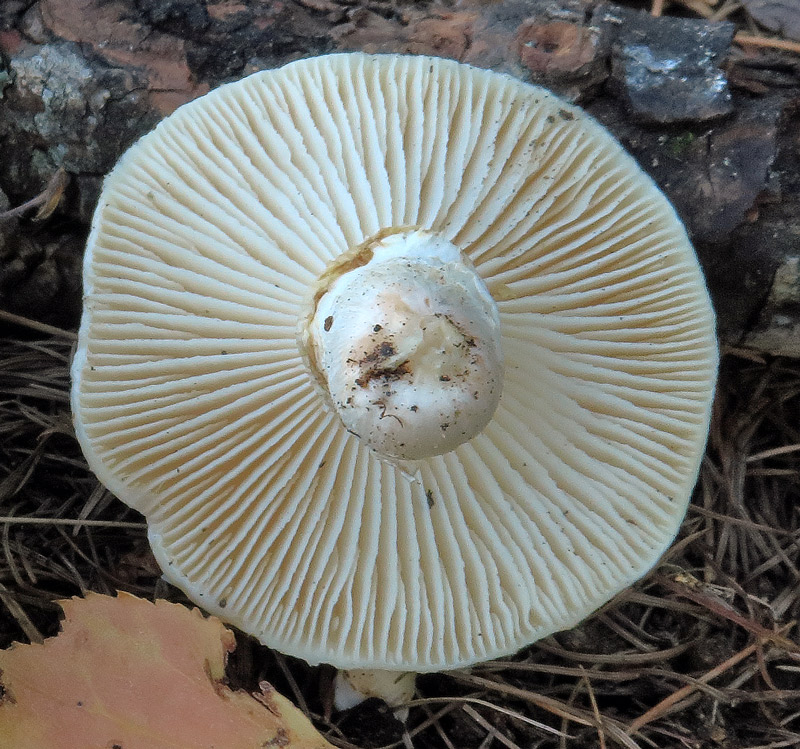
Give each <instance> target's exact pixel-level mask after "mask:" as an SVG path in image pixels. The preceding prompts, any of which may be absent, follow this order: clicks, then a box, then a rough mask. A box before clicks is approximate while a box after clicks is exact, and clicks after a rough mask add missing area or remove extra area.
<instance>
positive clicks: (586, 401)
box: [72, 54, 717, 671]
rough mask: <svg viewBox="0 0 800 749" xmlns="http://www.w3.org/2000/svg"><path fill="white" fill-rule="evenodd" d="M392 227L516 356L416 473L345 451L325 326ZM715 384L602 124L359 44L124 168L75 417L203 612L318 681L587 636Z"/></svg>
mask: <svg viewBox="0 0 800 749" xmlns="http://www.w3.org/2000/svg"><path fill="white" fill-rule="evenodd" d="M397 231H404V232H415V231H422V232H424V233H426V234H427V235H430V236H433V237H438V238H439V239H440V240H441V243H442V244H441V246H444V245H448V246H449V245H452V246H454V247H455V248H457V249H458V252H459V253H460V256H462V257H463V258H464V265H465V267H472V268H474V270H475V273H477V274H478V276H480V279H481V283H482V284H483V285H485V288H486V289H488V292H489V293H490V294H491V297H492V298H493V300H494V304H495V305H496V311H497V320H498V321H499V326H500V329H499V333H498V335H499V338H498V340H499V351H500V354H501V356H502V362H503V372H502V393H501V394H500V398H499V402H498V403H496V404H495V405H494V406H492V405H491V404H489V405H488V406H487V408H489V409H490V414H489V416H488V419H489V420H488V423H486V425H485V426H483V428H480V427H479V428H478V431H477V433H476V434H475V435H474V436H472V437H469V438H467V439H466V441H464V442H461V443H459V444H457V446H455V447H454V448H453V449H449V450H447V451H446V452H444V453H443V454H436V455H430V456H425V457H422V458H419V459H417V460H410V461H409V460H403V459H402V456H400V458H401V459H399V460H398V459H394V458H392V459H387V458H386V456H384V455H381V454H380V453H379V452H376V450H373V449H372V448H371V447H370V446H369V445H368V444H367V443H366V441H365V440H364V439H362V438H360V437H358V436H355V435H354V434H351V433H350V432H349V431H348V428H347V427H346V426H345V424H344V423H343V421H342V418H340V415H339V413H338V412H337V410H336V409H337V407H336V406H335V404H334V402H333V399H332V398H331V397H330V395H329V394H326V393H325V392H324V377H323V381H322V384H321V381H320V377H319V372H318V371H314V367H313V366H310V363H309V352H308V350H307V346H308V340H309V339H308V335H307V329H306V328H305V327H304V326H305V325H306V324H307V322H308V320H309V314H313V305H314V303H315V299H314V294H315V290H318V287H319V284H320V283H321V279H324V278H326V271H329V270H330V269H331V268H332V267H339V266H338V265H337V263H341V260H342V258H346V257H347V254H346V253H348V252H350V253H352V252H354V251H356V248H359V247H363V246H365V245H366V244H369V243H370V242H374V241H378V240H379V238H381V237H384V236H386V235H387V234H391V233H392V232H397ZM437 246H439V245H437ZM476 289H477V286H476ZM475 294H476V295H479V292H478V291H476V292H475ZM310 305H311V313H310V312H309V309H310ZM487 309H488V308H487ZM492 314H493V313H491V312H490V311H489V312H487V315H488V317H487V318H486V319H487V320H489V319H491V317H492ZM326 317H327V315H326V316H324V317H323V318H322V319H323V327H324V319H325V318H326ZM485 327H486V329H487V330H489V329H491V325H490V324H489V323H486V326H485ZM490 337H491V336H490ZM490 349H491V346H489V349H487V350H490ZM716 364H717V347H716V340H715V334H714V318H713V314H712V310H711V306H710V303H709V299H708V295H707V292H706V289H705V285H704V283H703V278H702V275H701V272H700V269H699V267H698V264H697V260H696V258H695V255H694V253H693V251H692V248H691V246H690V244H689V242H688V240H687V237H686V234H685V231H684V229H683V228H682V226H681V224H680V222H679V221H678V219H677V218H676V216H675V213H674V211H673V209H672V208H671V207H670V205H669V203H668V202H667V200H666V199H665V198H664V197H663V195H661V193H660V192H659V191H658V190H657V189H656V187H655V186H654V184H653V183H652V181H651V180H650V179H649V178H648V177H647V176H645V175H644V174H643V173H642V172H641V170H640V169H639V168H638V166H637V165H636V164H635V162H634V161H633V159H632V158H631V157H630V156H628V155H627V154H625V153H624V151H623V150H622V149H621V147H620V146H619V145H618V144H617V143H616V142H615V141H614V140H613V139H612V138H611V137H610V136H609V135H608V133H607V132H606V131H605V130H604V129H603V128H602V127H600V126H599V125H598V124H597V123H596V122H594V120H592V119H591V118H589V117H587V116H586V115H585V114H583V113H582V112H581V111H580V110H578V109H576V108H574V107H572V106H570V105H568V104H566V103H564V102H563V101H561V100H559V99H558V98H556V97H555V96H553V95H551V94H549V93H547V92H546V91H543V90H541V89H539V88H534V87H532V86H529V85H526V84H524V83H521V82H519V81H517V80H514V79H512V78H510V77H507V76H503V75H498V74H494V73H491V72H487V71H482V70H477V69H474V68H471V67H468V66H464V65H459V64H457V63H454V62H451V61H446V60H439V59H433V58H426V57H405V56H374V57H373V56H366V55H361V54H346V55H332V56H327V57H319V58H314V59H309V60H303V61H300V62H296V63H292V64H290V65H287V66H286V67H284V68H281V69H279V70H274V71H267V72H263V73H259V74H256V75H253V76H250V77H248V78H246V79H244V80H242V81H239V82H237V83H233V84H229V85H226V86H223V87H221V88H219V89H217V90H216V91H214V92H212V93H211V94H208V95H207V96H204V97H202V98H200V99H198V100H196V101H194V102H192V103H191V104H188V105H186V106H184V107H182V108H181V109H179V110H178V111H177V112H176V113H175V114H174V115H172V116H171V117H169V118H168V119H167V120H165V121H164V122H163V123H162V124H161V125H159V127H157V128H156V130H155V131H154V132H152V133H151V134H149V135H147V136H145V137H144V138H142V139H141V140H140V141H139V142H138V143H137V144H136V145H135V146H134V147H133V148H131V149H130V151H129V152H128V153H127V154H126V155H125V156H124V157H123V158H122V159H121V161H120V163H119V164H118V166H117V167H116V168H115V169H114V171H113V172H112V174H111V175H110V176H109V177H108V178H107V180H106V183H105V186H104V190H103V194H102V197H101V200H100V204H99V206H98V209H97V213H96V215H95V219H94V223H93V227H92V232H91V236H90V240H89V245H88V249H87V254H86V260H85V302H84V315H83V320H82V324H81V330H80V339H79V344H78V349H77V352H76V355H75V360H74V365H73V378H74V387H73V394H72V403H73V410H74V418H75V425H76V430H77V434H78V437H79V439H80V442H81V445H82V447H83V450H84V452H85V454H86V456H87V459H88V460H89V463H90V465H91V467H92V468H93V469H94V471H95V472H96V473H97V475H98V476H99V478H100V479H101V480H102V481H103V482H104V483H105V484H106V485H107V486H108V487H109V488H110V489H111V490H112V491H114V492H115V493H116V494H117V496H119V497H120V498H121V499H122V500H124V501H125V502H127V503H128V504H130V505H131V506H133V507H135V508H137V509H138V510H140V511H141V512H143V513H144V514H145V515H146V516H147V520H148V525H149V533H150V540H151V544H152V546H153V550H154V552H155V554H156V556H157V558H158V560H159V563H160V564H161V566H162V568H163V570H164V573H165V575H166V577H167V578H168V579H169V580H170V581H172V582H173V583H175V584H176V585H178V586H179V587H180V588H182V589H183V590H184V591H185V592H186V593H187V594H188V595H189V596H190V597H191V598H192V599H193V600H194V601H196V602H197V603H199V604H200V605H202V606H204V607H205V608H206V609H208V610H209V611H211V612H213V613H215V614H217V615H219V616H221V617H223V618H225V619H227V620H228V621H231V622H233V623H235V624H236V625H238V626H239V627H241V628H242V629H243V630H245V631H247V632H250V633H252V634H254V635H255V636H257V637H259V638H260V639H261V640H262V641H263V642H264V643H266V644H268V645H270V646H273V647H275V648H277V649H279V650H281V651H283V652H285V653H289V654H292V655H296V656H300V657H302V658H305V659H307V660H308V661H310V662H312V663H315V662H328V663H332V664H334V665H336V666H339V667H342V668H382V669H390V670H391V669H395V670H411V671H435V670H442V669H448V668H453V667H456V666H459V665H463V664H468V663H473V662H476V661H480V660H484V659H489V658H493V657H497V656H501V655H505V654H509V653H511V652H513V651H515V650H517V649H519V648H520V647H522V646H523V645H525V644H527V643H530V642H533V641H535V640H536V639H538V638H541V637H543V636H545V635H547V634H549V633H551V632H554V631H557V630H561V629H565V628H567V627H570V626H572V625H574V624H576V623H577V622H579V621H580V620H581V619H582V618H584V617H585V616H587V615H588V614H589V613H590V612H592V611H593V610H594V609H596V608H597V607H599V606H600V605H602V604H603V603H604V602H605V601H607V600H608V599H609V598H611V597H612V596H613V595H614V594H615V593H617V592H618V591H620V590H621V589H623V588H625V587H626V586H628V585H629V584H630V583H632V582H633V581H635V580H636V579H638V578H639V577H641V576H642V575H643V574H644V573H645V572H646V571H647V570H648V569H649V568H650V567H651V566H652V565H653V564H654V563H655V562H656V561H657V560H658V559H659V557H660V555H661V554H662V553H663V551H664V550H665V548H666V547H667V546H668V545H669V543H670V542H671V540H672V539H673V537H674V535H675V533H676V531H677V529H678V527H679V524H680V522H681V519H682V517H683V515H684V512H685V510H686V506H687V502H688V499H689V496H690V493H691V491H692V487H693V485H694V482H695V480H696V476H697V471H698V467H699V463H700V459H701V455H702V452H703V446H704V443H705V438H706V432H707V426H708V419H709V412H710V404H711V400H712V394H713V389H714V381H715V373H716ZM395 457H396V456H395Z"/></svg>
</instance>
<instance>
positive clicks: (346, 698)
mask: <svg viewBox="0 0 800 749" xmlns="http://www.w3.org/2000/svg"><path fill="white" fill-rule="evenodd" d="M416 680H417V674H416V673H415V672H413V671H381V670H371V669H370V670H352V671H338V672H337V673H336V679H335V681H334V684H333V690H334V691H333V705H334V707H335V708H336V709H337V710H349V709H350V708H351V707H355V706H356V705H358V704H359V703H361V702H363V701H364V700H367V699H369V698H370V697H378V698H380V699H382V700H383V701H384V702H385V703H386V704H387V705H388V706H389V707H391V708H392V709H393V710H394V714H395V717H397V719H398V720H401V721H403V722H405V720H406V719H407V718H408V708H407V707H405V703H407V702H408V701H409V700H410V699H411V698H412V697H413V696H414V692H415V691H416Z"/></svg>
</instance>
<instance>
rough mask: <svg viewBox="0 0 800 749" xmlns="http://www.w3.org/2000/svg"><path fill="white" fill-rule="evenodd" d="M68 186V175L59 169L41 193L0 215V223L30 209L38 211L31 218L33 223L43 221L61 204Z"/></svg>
mask: <svg viewBox="0 0 800 749" xmlns="http://www.w3.org/2000/svg"><path fill="white" fill-rule="evenodd" d="M68 184H69V175H68V174H67V173H66V171H65V170H64V168H63V167H59V168H58V169H57V170H56V173H55V174H54V175H53V176H52V177H50V181H49V182H48V183H47V185H46V186H45V188H44V190H42V192H40V193H39V194H38V195H37V196H36V197H35V198H31V199H30V200H28V201H26V202H25V203H23V204H22V205H18V206H17V207H16V208H11V209H10V210H8V211H5V212H4V213H0V221H5V220H7V219H10V218H16V217H17V216H21V215H22V214H23V213H25V211H28V210H30V209H31V208H38V209H39V210H38V211H36V215H35V216H34V217H33V219H34V221H43V220H44V219H46V218H48V217H49V216H51V215H52V213H53V211H55V209H56V208H58V204H59V203H60V202H61V198H62V197H63V196H64V190H65V189H66V188H67V185H68Z"/></svg>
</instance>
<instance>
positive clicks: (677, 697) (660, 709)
mask: <svg viewBox="0 0 800 749" xmlns="http://www.w3.org/2000/svg"><path fill="white" fill-rule="evenodd" d="M788 630H789V626H787V627H784V628H783V630H782V631H780V632H778V633H776V634H778V635H780V636H782V635H783V633H784V632H786V631H788ZM763 644H764V643H763V641H762V640H761V639H759V640H757V641H756V642H753V643H751V644H750V645H748V646H747V647H746V648H743V649H742V650H740V651H739V652H738V653H735V654H734V655H732V656H731V657H730V658H728V659H726V660H725V661H723V662H722V663H720V664H719V665H718V666H715V667H714V668H712V669H711V670H710V671H708V672H707V673H705V674H703V675H702V676H701V677H699V679H698V681H700V682H703V683H704V682H707V681H711V680H712V679H716V678H717V677H718V676H720V675H722V674H724V673H725V672H726V671H728V670H729V669H731V668H733V667H734V666H735V665H736V664H737V663H739V662H741V661H743V660H744V659H745V658H749V657H750V656H751V655H752V654H753V653H755V652H756V651H757V650H758V649H759V648H760V647H762V646H763ZM696 689H697V687H696V686H694V685H693V684H687V685H686V686H685V687H681V688H680V689H678V690H677V691H675V692H673V693H672V694H671V695H669V696H668V697H665V698H664V699H663V700H661V702H659V703H658V704H657V705H655V706H654V707H651V708H650V709H649V710H648V711H647V712H645V713H643V714H642V715H640V716H639V717H638V718H637V719H636V720H634V721H633V723H631V724H630V726H629V727H628V733H629V734H634V733H636V732H637V731H639V730H640V729H641V728H643V727H644V726H646V725H647V724H648V723H652V722H653V721H654V720H656V719H658V718H660V717H661V716H662V715H664V714H665V713H666V712H668V710H669V708H671V707H672V706H674V705H676V704H677V703H678V702H680V701H681V700H683V699H685V698H686V697H689V696H690V695H691V694H692V693H693V692H694V691H696Z"/></svg>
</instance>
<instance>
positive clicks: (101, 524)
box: [0, 515, 147, 530]
mask: <svg viewBox="0 0 800 749" xmlns="http://www.w3.org/2000/svg"><path fill="white" fill-rule="evenodd" d="M0 523H7V524H10V525H68V526H72V525H77V526H81V525H85V526H88V527H96V528H132V529H135V530H140V529H142V528H147V523H132V522H126V521H122V520H80V519H75V520H73V519H71V518H25V517H15V516H13V515H11V516H8V515H6V516H0Z"/></svg>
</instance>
